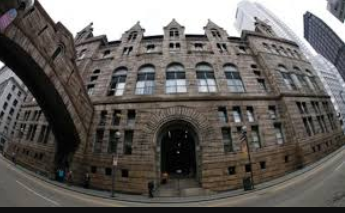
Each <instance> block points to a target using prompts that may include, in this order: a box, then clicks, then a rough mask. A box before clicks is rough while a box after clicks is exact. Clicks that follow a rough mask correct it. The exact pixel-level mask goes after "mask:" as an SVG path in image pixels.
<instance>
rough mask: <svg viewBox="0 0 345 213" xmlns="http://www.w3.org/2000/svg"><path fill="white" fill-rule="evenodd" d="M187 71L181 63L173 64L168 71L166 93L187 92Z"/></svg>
mask: <svg viewBox="0 0 345 213" xmlns="http://www.w3.org/2000/svg"><path fill="white" fill-rule="evenodd" d="M186 92H187V80H186V72H185V70H184V67H183V66H182V65H181V64H177V63H176V64H171V65H170V66H168V68H167V73H166V93H167V94H173V93H186Z"/></svg>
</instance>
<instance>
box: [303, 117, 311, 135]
mask: <svg viewBox="0 0 345 213" xmlns="http://www.w3.org/2000/svg"><path fill="white" fill-rule="evenodd" d="M303 124H304V128H305V130H306V132H307V134H308V136H309V137H311V128H310V125H309V122H308V119H306V118H304V119H303Z"/></svg>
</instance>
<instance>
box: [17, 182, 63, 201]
mask: <svg viewBox="0 0 345 213" xmlns="http://www.w3.org/2000/svg"><path fill="white" fill-rule="evenodd" d="M16 183H18V184H19V185H21V186H22V187H23V188H24V189H26V190H28V191H29V192H31V193H32V194H34V195H36V196H38V197H40V198H42V199H43V200H45V201H48V202H50V203H52V204H54V205H55V206H61V205H60V204H59V203H58V202H55V201H53V200H51V199H49V198H47V197H45V196H43V195H40V194H39V193H37V192H35V191H34V190H32V189H30V188H29V187H27V186H26V185H25V184H23V183H21V182H19V181H16Z"/></svg>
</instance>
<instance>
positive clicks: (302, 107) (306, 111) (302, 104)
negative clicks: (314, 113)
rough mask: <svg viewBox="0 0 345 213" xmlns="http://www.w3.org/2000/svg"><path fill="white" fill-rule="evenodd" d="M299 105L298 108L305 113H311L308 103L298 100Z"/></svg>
mask: <svg viewBox="0 0 345 213" xmlns="http://www.w3.org/2000/svg"><path fill="white" fill-rule="evenodd" d="M296 104H297V107H298V110H299V112H300V113H301V114H302V115H304V114H309V111H308V107H307V104H306V103H301V102H297V103H296Z"/></svg>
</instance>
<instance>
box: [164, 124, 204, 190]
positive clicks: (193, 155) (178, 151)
mask: <svg viewBox="0 0 345 213" xmlns="http://www.w3.org/2000/svg"><path fill="white" fill-rule="evenodd" d="M158 145H159V146H160V149H159V150H160V152H159V160H160V161H159V162H160V171H161V180H164V174H165V173H166V174H168V176H169V182H168V184H167V185H169V184H170V185H169V187H171V188H175V189H177V188H178V189H183V188H189V187H196V186H199V185H200V184H199V176H200V175H199V174H198V173H199V171H198V168H199V167H198V165H199V162H200V161H199V154H200V153H199V151H198V150H199V149H198V147H199V137H198V134H197V132H196V130H195V128H194V126H193V125H192V124H190V123H189V122H186V121H182V120H177V121H171V122H169V123H166V124H165V125H164V126H163V127H162V128H161V129H160V131H159V134H158ZM176 181H179V182H180V181H183V182H182V183H183V185H180V184H178V185H176V184H175V182H176ZM163 185H166V183H164V182H161V186H163Z"/></svg>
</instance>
